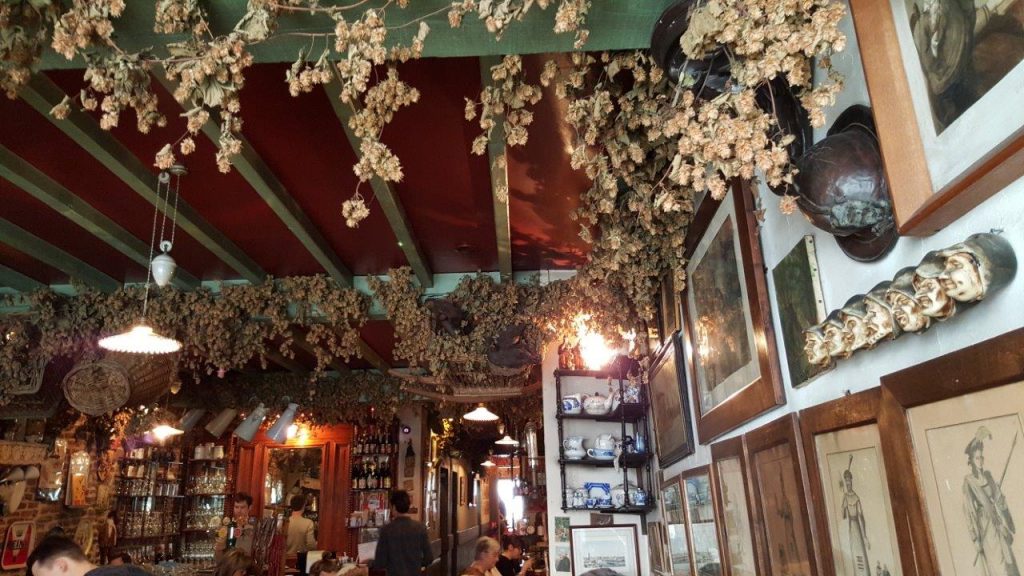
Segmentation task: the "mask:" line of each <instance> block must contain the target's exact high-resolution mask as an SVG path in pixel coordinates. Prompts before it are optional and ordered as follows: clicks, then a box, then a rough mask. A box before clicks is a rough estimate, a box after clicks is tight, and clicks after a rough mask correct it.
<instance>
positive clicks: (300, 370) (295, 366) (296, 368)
mask: <svg viewBox="0 0 1024 576" xmlns="http://www.w3.org/2000/svg"><path fill="white" fill-rule="evenodd" d="M264 356H266V358H267V360H269V361H270V362H271V363H273V364H277V365H278V366H280V367H281V368H284V369H285V370H287V371H289V372H293V373H295V374H304V373H306V372H309V369H308V368H306V367H305V366H304V365H303V364H302V363H301V362H299V361H298V360H296V359H294V358H289V357H287V356H285V355H284V354H282V353H280V352H278V351H277V350H268V351H267V352H266V353H265V354H264Z"/></svg>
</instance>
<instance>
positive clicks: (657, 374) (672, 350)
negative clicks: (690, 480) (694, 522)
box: [648, 332, 693, 468]
mask: <svg viewBox="0 0 1024 576" xmlns="http://www.w3.org/2000/svg"><path fill="white" fill-rule="evenodd" d="M683 370H684V368H683V363H682V341H681V340H680V338H679V332H674V333H672V334H671V335H670V336H668V338H667V340H666V342H665V344H664V345H662V347H661V349H660V350H658V353H657V354H656V355H655V356H654V361H653V362H651V368H650V373H649V378H648V381H649V382H650V392H651V411H652V412H653V413H654V445H655V448H656V449H657V454H658V462H659V463H660V464H661V467H662V468H664V467H665V466H668V465H669V464H672V463H673V462H678V461H679V460H682V459H683V458H685V457H687V456H689V455H690V454H693V441H692V437H691V436H690V430H691V426H690V404H689V401H688V396H687V394H686V376H685V374H684V372H683Z"/></svg>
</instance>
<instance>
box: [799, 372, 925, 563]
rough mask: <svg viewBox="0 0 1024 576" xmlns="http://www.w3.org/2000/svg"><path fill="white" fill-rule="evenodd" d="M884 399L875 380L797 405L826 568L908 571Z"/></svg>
mask: <svg viewBox="0 0 1024 576" xmlns="http://www.w3.org/2000/svg"><path fill="white" fill-rule="evenodd" d="M880 400H881V391H880V389H878V388H873V389H871V390H867V391H865V392H860V393H858V394H853V395H851V396H844V397H842V398H839V399H838V400H834V401H832V402H828V403H825V404H821V405H818V406H815V407H813V408H808V409H806V410H803V411H801V412H800V431H801V434H802V436H803V445H804V455H805V457H806V458H807V471H808V474H807V475H808V488H809V490H810V494H811V499H812V500H813V501H814V502H815V506H814V511H815V514H816V518H817V525H818V526H819V527H821V529H820V530H819V534H821V537H820V538H819V539H818V546H819V547H820V549H821V556H820V559H821V570H822V572H823V573H825V574H835V575H836V576H861V575H863V574H871V575H875V574H890V575H891V576H900V575H902V574H904V571H903V569H902V564H901V561H900V547H899V544H898V543H897V540H896V522H895V519H894V518H893V514H892V499H891V498H890V496H889V483H888V477H887V475H886V470H885V461H884V459H883V456H882V438H881V435H880V434H879V430H878V421H877V418H878V409H879V403H880ZM826 526H827V527H828V537H827V538H826V537H825V529H824V527H826ZM911 574H916V572H911Z"/></svg>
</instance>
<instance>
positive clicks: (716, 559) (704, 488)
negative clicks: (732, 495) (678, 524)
mask: <svg viewBox="0 0 1024 576" xmlns="http://www.w3.org/2000/svg"><path fill="white" fill-rule="evenodd" d="M681 477H682V485H683V493H684V494H685V495H686V530H687V532H688V533H689V536H690V549H691V550H693V567H694V573H695V574H721V573H722V557H721V553H720V551H721V549H722V546H721V543H720V542H719V540H718V520H717V518H716V516H715V505H714V501H713V499H712V490H711V470H710V469H709V468H708V467H707V466H701V467H699V468H694V469H693V470H688V471H686V472H683V473H682V474H681Z"/></svg>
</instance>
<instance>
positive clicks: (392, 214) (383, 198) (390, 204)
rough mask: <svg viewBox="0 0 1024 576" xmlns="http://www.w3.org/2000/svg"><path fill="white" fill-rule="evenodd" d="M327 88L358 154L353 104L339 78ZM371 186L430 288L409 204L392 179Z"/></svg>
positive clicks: (418, 275)
mask: <svg viewBox="0 0 1024 576" xmlns="http://www.w3.org/2000/svg"><path fill="white" fill-rule="evenodd" d="M324 92H325V93H326V95H327V99H328V100H330V101H331V107H332V108H334V114H335V115H336V116H337V117H338V121H339V122H341V125H342V127H344V128H345V136H347V137H348V142H349V144H350V145H351V146H352V150H353V151H354V152H355V153H356V156H357V157H358V156H359V144H360V139H359V137H358V136H356V135H355V133H354V132H353V131H352V127H351V126H349V124H348V121H349V119H350V118H351V117H352V107H351V106H348V105H346V104H345V103H344V102H342V101H341V99H340V98H338V94H341V86H340V85H339V84H338V80H337V78H335V79H334V80H333V81H331V83H330V84H325V85H324ZM370 187H371V188H372V189H373V194H374V196H375V197H376V198H377V203H378V204H380V208H381V210H383V212H384V216H385V217H386V218H387V219H388V224H390V225H391V230H392V231H393V232H394V233H395V238H397V239H398V245H399V246H400V247H401V248H402V252H404V253H405V259H406V261H407V262H408V263H409V266H410V267H412V270H413V272H414V273H415V274H416V278H418V279H419V281H420V285H421V286H423V287H424V288H430V287H431V286H433V284H434V273H433V272H432V271H431V270H430V264H428V263H427V259H426V258H425V257H424V256H423V251H422V250H421V249H420V243H419V240H417V239H416V236H414V235H413V233H412V228H411V227H410V226H409V220H408V218H407V217H406V215H405V208H403V207H402V202H401V200H399V198H398V194H397V193H396V192H395V190H394V188H392V187H391V184H390V183H388V182H385V181H384V180H381V179H380V178H379V177H377V176H374V177H373V178H372V179H371V180H370Z"/></svg>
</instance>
